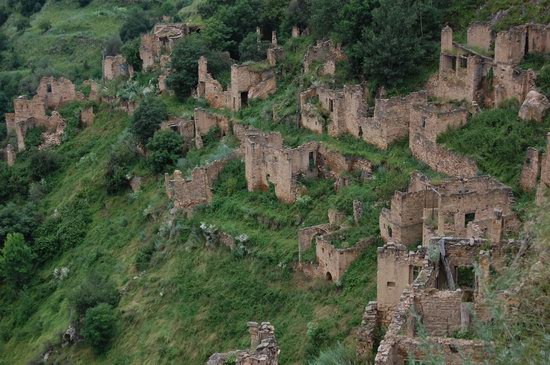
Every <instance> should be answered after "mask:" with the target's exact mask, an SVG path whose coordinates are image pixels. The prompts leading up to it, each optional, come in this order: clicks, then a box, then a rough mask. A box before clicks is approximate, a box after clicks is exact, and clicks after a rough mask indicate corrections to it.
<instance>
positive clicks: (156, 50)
mask: <svg viewBox="0 0 550 365" xmlns="http://www.w3.org/2000/svg"><path fill="white" fill-rule="evenodd" d="M198 29H199V28H198V27H196V26H191V25H188V24H183V23H168V24H156V25H155V27H154V29H153V31H152V32H151V33H147V34H142V36H141V44H140V47H139V58H140V59H141V61H142V67H143V70H144V71H150V70H151V69H153V68H155V67H157V66H161V67H163V66H165V65H166V64H168V63H169V62H170V55H171V53H172V50H173V49H174V45H175V42H176V41H177V40H178V39H180V38H182V37H185V36H187V35H189V34H191V33H193V32H197V31H198Z"/></svg>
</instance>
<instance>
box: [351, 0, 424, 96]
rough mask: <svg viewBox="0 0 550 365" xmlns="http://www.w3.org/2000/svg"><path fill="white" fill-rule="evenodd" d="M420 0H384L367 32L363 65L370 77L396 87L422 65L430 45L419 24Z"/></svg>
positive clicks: (374, 13) (373, 12)
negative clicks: (418, 0)
mask: <svg viewBox="0 0 550 365" xmlns="http://www.w3.org/2000/svg"><path fill="white" fill-rule="evenodd" d="M420 10H421V9H420V6H419V3H417V2H415V1H411V0H380V6H379V7H378V8H376V9H374V10H373V11H372V25H371V26H370V27H368V28H366V29H365V31H364V33H363V42H362V43H363V46H364V51H365V54H364V57H363V67H364V71H365V74H366V76H367V77H368V79H369V80H373V81H377V82H378V83H381V84H383V85H387V86H390V87H395V86H399V85H402V84H403V83H404V82H405V80H406V79H407V78H410V77H411V76H413V75H414V74H415V73H417V72H418V71H419V69H420V65H421V64H422V61H423V60H425V58H426V56H427V53H428V48H429V45H428V44H427V37H425V36H424V35H423V34H422V28H421V27H420V24H419V11H420Z"/></svg>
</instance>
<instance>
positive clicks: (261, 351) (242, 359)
mask: <svg viewBox="0 0 550 365" xmlns="http://www.w3.org/2000/svg"><path fill="white" fill-rule="evenodd" d="M248 331H249V333H250V349H249V350H244V351H241V350H237V351H232V352H226V353H215V354H213V355H212V356H210V358H209V359H208V362H207V363H206V365H224V364H227V362H226V361H227V360H228V359H229V358H235V359H236V361H235V365H278V364H279V346H278V344H277V339H276V338H275V327H273V326H272V325H271V323H269V322H262V323H261V324H260V325H258V323H256V322H248Z"/></svg>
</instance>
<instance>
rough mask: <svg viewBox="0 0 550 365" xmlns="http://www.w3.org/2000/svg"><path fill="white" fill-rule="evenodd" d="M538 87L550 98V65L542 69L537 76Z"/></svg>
mask: <svg viewBox="0 0 550 365" xmlns="http://www.w3.org/2000/svg"><path fill="white" fill-rule="evenodd" d="M537 86H538V87H539V88H540V90H541V91H542V92H543V93H545V94H546V95H547V96H550V64H547V65H545V66H544V67H542V68H541V70H540V72H539V74H538V75H537Z"/></svg>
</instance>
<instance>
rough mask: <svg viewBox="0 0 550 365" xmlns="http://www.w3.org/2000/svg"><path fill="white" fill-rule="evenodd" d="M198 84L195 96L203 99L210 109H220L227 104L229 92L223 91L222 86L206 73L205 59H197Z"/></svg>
mask: <svg viewBox="0 0 550 365" xmlns="http://www.w3.org/2000/svg"><path fill="white" fill-rule="evenodd" d="M198 72H199V82H198V84H197V96H198V97H199V98H204V99H206V101H208V104H210V106H211V107H212V108H216V109H222V108H224V107H226V106H227V105H228V103H229V99H230V97H229V92H227V91H224V90H223V86H222V84H220V82H219V81H218V80H216V79H214V78H213V77H212V75H211V74H210V73H208V61H207V59H206V58H205V57H203V56H201V57H200V58H199V71H198Z"/></svg>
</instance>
